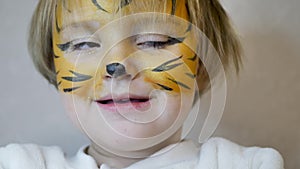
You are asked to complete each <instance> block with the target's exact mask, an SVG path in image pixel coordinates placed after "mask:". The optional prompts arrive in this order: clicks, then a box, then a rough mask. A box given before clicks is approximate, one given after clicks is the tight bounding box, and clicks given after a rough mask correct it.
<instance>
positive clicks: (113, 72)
mask: <svg viewBox="0 0 300 169" xmlns="http://www.w3.org/2000/svg"><path fill="white" fill-rule="evenodd" d="M106 72H107V73H108V74H109V75H110V76H111V77H114V78H116V77H119V76H122V75H125V74H127V73H126V69H125V66H124V65H122V64H121V63H111V64H108V65H106Z"/></svg>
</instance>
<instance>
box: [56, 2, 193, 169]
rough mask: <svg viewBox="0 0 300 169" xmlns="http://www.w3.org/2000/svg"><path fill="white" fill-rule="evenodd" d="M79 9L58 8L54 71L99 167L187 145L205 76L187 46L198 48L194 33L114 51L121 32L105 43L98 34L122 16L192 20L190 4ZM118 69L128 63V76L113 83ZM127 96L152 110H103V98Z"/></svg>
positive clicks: (126, 44) (134, 41) (130, 43)
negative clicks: (186, 125)
mask: <svg viewBox="0 0 300 169" xmlns="http://www.w3.org/2000/svg"><path fill="white" fill-rule="evenodd" d="M76 2H77V3H74V2H73V1H65V2H64V3H59V4H58V5H57V7H56V15H55V18H54V21H53V50H54V55H55V56H54V63H55V68H56V71H57V82H58V84H57V85H58V88H59V90H60V93H61V96H62V99H63V101H64V104H65V106H66V108H67V110H68V112H69V115H70V117H71V118H72V119H73V121H74V122H75V123H76V124H78V126H79V127H80V128H81V129H82V130H83V131H84V132H85V133H86V134H87V135H88V137H89V138H90V139H91V141H92V144H91V146H90V148H89V149H88V153H89V154H90V155H92V156H93V157H94V158H95V159H96V161H97V162H98V164H101V163H106V164H109V165H110V166H112V167H115V168H122V167H125V166H128V165H130V164H131V163H133V162H136V161H138V160H141V159H142V158H144V157H147V156H149V155H151V154H152V153H154V152H156V151H157V150H159V149H161V148H163V147H165V146H167V145H169V144H172V143H175V142H178V141H180V133H181V126H182V123H183V122H184V119H185V118H186V116H187V114H188V112H189V110H190V108H191V106H192V102H193V96H194V92H195V76H196V71H197V68H198V57H197V56H196V55H195V53H194V52H193V51H192V50H190V48H188V47H187V46H186V45H185V44H184V43H183V42H186V41H193V39H192V38H191V36H189V35H190V34H189V29H188V28H189V27H188V25H187V26H186V27H185V28H184V29H180V30H181V31H179V32H181V33H178V37H169V36H166V35H160V34H141V35H137V36H134V37H129V38H126V39H124V40H122V41H120V42H118V43H117V44H115V45H113V46H112V47H111V48H110V49H109V50H108V51H105V50H104V48H105V45H106V44H111V43H113V42H111V39H114V38H120V37H118V35H119V34H118V33H119V32H120V30H118V27H117V26H112V27H111V28H110V29H109V32H106V33H104V35H102V34H101V33H97V30H99V29H101V28H103V26H104V25H107V24H108V23H111V22H112V21H114V20H116V19H118V18H119V16H120V14H122V15H123V16H126V15H130V14H132V13H141V12H152V11H153V10H154V11H157V12H162V13H167V14H171V15H175V16H178V17H180V18H183V19H185V20H188V12H187V9H186V6H185V2H184V1H177V2H176V1H174V0H167V1H166V4H165V3H164V2H165V1H153V2H155V3H151V4H148V6H147V5H143V6H139V5H141V4H143V3H141V2H147V0H143V1H142V0H132V1H121V2H120V4H117V6H116V5H114V4H115V3H113V2H114V1H110V0H106V1H104V0H98V1H96V0H78V1H76ZM148 2H150V1H149V0H148ZM78 14H79V15H78ZM133 25H138V24H133ZM105 35H109V36H108V37H105ZM112 35H114V36H113V37H112ZM108 46H110V45H108ZM103 53H105V54H103ZM111 63H122V65H124V67H125V68H126V73H125V74H124V75H122V76H119V77H114V76H111V75H110V74H108V73H107V71H106V67H107V65H108V64H111ZM112 89H113V90H112ZM121 93H127V94H128V93H129V94H134V95H138V96H145V97H147V98H150V99H149V105H148V106H144V104H142V106H140V105H141V104H138V107H142V108H141V109H138V110H134V109H131V108H127V107H125V108H124V106H123V107H122V106H120V107H118V106H116V108H117V109H118V113H115V112H114V113H112V111H111V110H107V109H105V108H103V109H102V107H101V106H100V108H99V102H97V101H99V100H101V98H103V97H106V96H107V95H112V96H113V97H114V95H115V97H118V94H121ZM113 99H114V98H113ZM147 103H148V102H147ZM162 108H163V109H162ZM99 112H100V113H99ZM140 112H142V114H141V113H140ZM145 112H146V113H145ZM134 120H136V121H134ZM146 121H147V123H146Z"/></svg>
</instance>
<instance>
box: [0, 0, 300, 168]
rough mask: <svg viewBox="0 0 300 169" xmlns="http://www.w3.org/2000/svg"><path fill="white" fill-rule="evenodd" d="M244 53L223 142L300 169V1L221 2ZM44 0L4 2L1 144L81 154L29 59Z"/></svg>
mask: <svg viewBox="0 0 300 169" xmlns="http://www.w3.org/2000/svg"><path fill="white" fill-rule="evenodd" d="M222 3H223V4H224V6H225V8H226V10H227V11H228V12H229V15H230V16H231V17H232V19H233V23H234V25H235V27H236V28H237V30H238V32H239V34H240V36H241V39H242V42H243V46H244V49H245V57H244V68H243V70H242V71H241V73H240V78H239V80H235V79H233V78H232V79H231V80H230V81H229V85H228V96H227V104H226V108H225V113H224V116H223V119H222V121H221V124H220V125H219V127H218V129H217V131H216V132H215V135H216V136H223V137H226V138H229V139H230V140H232V141H235V142H237V143H239V144H242V145H246V146H253V145H258V146H270V147H274V148H276V149H277V150H279V151H280V152H281V153H282V155H283V157H284V159H285V163H286V164H285V167H286V169H297V168H300V108H299V107H300V102H299V100H300V55H299V52H300V51H299V49H300V33H299V30H300V20H299V18H300V12H299V7H300V1H299V0H285V1H282V0H281V1H280V0H248V1H240V0H222ZM36 4H37V0H26V1H11V0H1V1H0V17H1V19H2V21H1V24H0V25H1V26H0V37H1V38H0V50H1V56H0V57H1V61H0V75H1V83H0V94H1V97H0V98H1V99H0V145H6V144H8V143H12V142H17V143H37V144H42V145H58V146H61V147H62V148H63V149H64V150H65V151H66V152H67V153H68V154H69V155H72V154H74V153H75V152H76V151H77V149H78V148H79V147H81V146H82V145H83V144H87V143H88V140H87V139H86V138H85V137H84V136H83V135H82V134H81V133H79V131H77V130H76V129H75V127H74V126H73V125H72V124H71V122H70V121H69V120H68V117H67V116H66V115H65V113H64V110H63V107H62V105H61V104H60V100H59V97H58V95H57V93H56V90H55V89H54V88H53V87H51V86H50V85H49V84H48V83H47V82H46V81H45V80H44V79H43V78H42V77H41V76H40V75H39V74H38V73H37V72H36V71H35V70H34V68H33V64H32V63H31V60H30V57H29V55H28V53H27V48H26V39H27V31H28V25H29V20H30V17H31V14H32V12H33V10H34V8H35V6H36Z"/></svg>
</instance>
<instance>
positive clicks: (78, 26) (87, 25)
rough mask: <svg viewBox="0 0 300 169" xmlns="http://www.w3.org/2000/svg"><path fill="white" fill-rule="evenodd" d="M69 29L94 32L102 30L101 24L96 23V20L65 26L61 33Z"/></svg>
mask: <svg viewBox="0 0 300 169" xmlns="http://www.w3.org/2000/svg"><path fill="white" fill-rule="evenodd" d="M69 28H74V29H84V30H91V31H94V30H96V29H99V28H100V23H99V22H98V21H95V20H89V21H80V22H73V23H70V24H67V25H63V26H62V27H61V28H60V32H59V33H61V32H63V31H64V30H66V29H69Z"/></svg>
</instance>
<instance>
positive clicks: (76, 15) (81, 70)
mask: <svg viewBox="0 0 300 169" xmlns="http://www.w3.org/2000/svg"><path fill="white" fill-rule="evenodd" d="M130 3H134V4H135V5H136V8H132V7H131V6H130ZM145 3H146V0H145ZM138 4H139V3H138V2H132V1H128V0H127V1H126V0H124V1H121V2H120V5H119V6H118V7H117V8H118V9H114V8H115V7H116V5H114V3H113V2H112V1H100V0H78V1H76V3H73V2H71V1H63V3H59V4H58V5H57V7H56V17H55V19H54V20H55V22H54V24H53V27H54V29H53V30H54V31H53V49H54V54H55V58H54V62H55V67H56V71H57V82H58V84H57V85H58V88H59V89H60V91H63V92H66V93H74V94H77V95H82V96H84V95H90V94H91V90H89V88H92V85H95V83H93V82H94V80H95V79H94V76H95V75H96V73H95V72H97V74H100V77H103V75H105V74H106V70H105V66H102V68H100V69H99V68H98V66H99V65H97V64H94V61H96V59H94V60H93V59H91V58H93V57H91V55H93V54H91V53H94V52H97V50H98V48H101V43H100V40H98V39H95V40H94V39H92V38H90V37H91V36H92V35H93V33H94V32H96V30H97V29H99V28H100V27H101V26H102V25H105V24H107V23H109V22H110V21H112V20H113V19H114V17H116V16H118V15H117V14H113V13H112V12H113V11H118V12H122V13H123V14H124V13H125V15H126V13H127V14H128V11H129V9H130V10H131V11H135V12H136V13H138V12H147V10H146V9H144V11H141V10H139V9H141V8H140V7H139V6H138ZM140 4H142V3H140ZM158 6H164V9H160V10H164V11H166V13H169V14H173V15H176V16H178V17H181V18H183V19H186V20H188V12H187V10H186V7H185V2H184V1H177V2H176V1H175V0H168V1H167V3H166V5H164V4H162V2H158V1H157V4H152V7H151V8H156V9H157V8H158ZM119 8H121V10H120V9H119ZM160 8H161V7H160ZM188 31H189V30H188V27H187V32H186V34H185V35H184V37H177V39H176V38H172V37H167V39H166V40H161V39H163V38H165V36H164V35H154V36H157V37H154V39H155V38H158V39H159V40H158V41H157V42H155V41H151V38H150V39H149V37H146V39H147V38H148V39H149V41H146V42H143V43H144V44H139V45H140V46H141V45H145V44H146V45H148V46H149V47H154V48H156V49H153V50H160V48H163V49H164V50H169V51H171V52H172V53H174V54H175V53H176V54H175V55H177V56H173V58H170V59H169V60H165V61H164V62H161V63H157V64H156V65H155V66H152V67H151V68H147V69H145V70H144V71H143V72H141V74H142V76H144V79H145V82H146V83H151V84H152V85H153V87H154V88H156V89H162V90H166V91H169V92H177V93H178V92H180V88H183V89H187V90H188V89H191V88H193V79H194V77H195V75H196V70H197V66H198V58H197V57H196V56H195V54H194V52H192V51H191V50H190V49H189V48H188V47H187V46H185V45H184V44H183V42H184V41H188V40H189V39H190V37H189V32H188ZM113 33H114V32H112V34H113ZM145 36H148V35H145ZM152 36H153V35H152ZM150 43H152V44H150ZM143 47H144V46H142V48H143ZM144 48H148V47H147V46H146V47H144ZM85 49H88V50H85ZM129 53H130V52H129ZM74 55H78V56H80V57H90V59H87V61H83V62H80V61H78V60H76V56H74ZM84 55H87V56H84ZM174 57H175V58H174ZM139 58H141V59H143V60H144V62H147V63H153V62H154V60H153V59H152V57H148V56H146V57H139ZM81 60H82V59H81ZM114 60H115V61H118V60H120V58H114ZM110 61H111V60H110V59H108V63H107V64H109V62H110ZM107 64H105V63H104V65H107ZM149 65H153V64H149ZM149 65H145V67H150V66H149ZM103 67H104V68H103ZM96 69H97V70H96ZM191 79H192V80H191ZM96 84H97V90H101V85H102V79H101V78H100V79H97V82H96ZM85 97H86V96H85Z"/></svg>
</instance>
